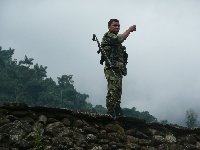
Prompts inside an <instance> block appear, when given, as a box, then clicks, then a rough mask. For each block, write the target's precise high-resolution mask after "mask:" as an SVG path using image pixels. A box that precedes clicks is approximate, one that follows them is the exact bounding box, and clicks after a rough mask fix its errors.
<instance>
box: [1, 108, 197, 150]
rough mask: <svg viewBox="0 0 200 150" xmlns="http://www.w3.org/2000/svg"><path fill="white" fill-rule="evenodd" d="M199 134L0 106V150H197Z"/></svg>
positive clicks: (130, 121)
mask: <svg viewBox="0 0 200 150" xmlns="http://www.w3.org/2000/svg"><path fill="white" fill-rule="evenodd" d="M16 106H17V105H16ZM53 112H56V113H53ZM44 114H45V115H44ZM126 122H127V124H126ZM199 135H200V129H199V128H195V129H188V128H183V127H182V128H181V127H178V126H172V125H162V124H159V123H152V124H146V123H145V122H144V121H139V119H131V118H128V117H126V118H125V119H124V118H123V117H122V118H121V119H116V120H114V119H113V118H111V117H108V116H106V115H105V116H104V115H98V114H92V115H90V113H81V112H78V114H77V113H76V112H72V111H70V110H65V109H57V108H43V107H35V108H34V107H32V108H29V107H21V106H20V107H18V106H17V107H16V108H15V105H12V106H10V105H7V106H6V107H0V150H1V149H2V150H4V149H5V150H14V149H16V150H21V149H22V150H23V149H24V150H25V149H27V150H35V149H42V150H60V149H63V150H64V149H68V150H98V149H102V150H167V149H170V150H184V149H185V150H197V149H200V136H199Z"/></svg>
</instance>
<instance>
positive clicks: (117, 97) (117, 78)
mask: <svg viewBox="0 0 200 150" xmlns="http://www.w3.org/2000/svg"><path fill="white" fill-rule="evenodd" d="M123 41H124V39H123V37H122V35H120V34H118V35H117V34H114V33H111V32H109V31H108V32H106V33H105V34H104V37H103V39H102V43H101V47H102V48H103V49H104V51H105V52H106V54H107V56H108V58H109V59H110V61H111V64H112V68H113V71H114V72H115V75H114V73H113V72H112V70H111V68H110V67H109V64H108V63H107V62H106V63H105V67H104V73H105V77H106V79H107V82H108V84H107V90H108V92H107V96H106V107H107V109H108V113H109V114H111V115H112V114H113V113H116V115H117V116H119V115H120V113H121V107H120V103H121V95H122V78H123V75H126V64H125V62H124V57H123V56H124V52H125V50H126V47H125V46H122V44H121V43H122V42H123Z"/></svg>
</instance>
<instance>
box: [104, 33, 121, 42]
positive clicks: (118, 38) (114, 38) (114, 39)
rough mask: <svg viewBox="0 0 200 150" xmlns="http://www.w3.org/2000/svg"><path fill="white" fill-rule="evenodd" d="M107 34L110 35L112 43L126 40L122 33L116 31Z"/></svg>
mask: <svg viewBox="0 0 200 150" xmlns="http://www.w3.org/2000/svg"><path fill="white" fill-rule="evenodd" d="M107 36H108V37H109V39H110V42H111V43H112V44H121V43H122V42H124V38H123V36H122V34H118V35H116V34H114V33H108V34H107Z"/></svg>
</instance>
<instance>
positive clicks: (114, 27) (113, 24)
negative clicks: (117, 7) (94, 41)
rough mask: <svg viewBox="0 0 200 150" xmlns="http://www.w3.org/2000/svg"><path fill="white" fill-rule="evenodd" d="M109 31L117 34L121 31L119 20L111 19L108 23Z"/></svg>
mask: <svg viewBox="0 0 200 150" xmlns="http://www.w3.org/2000/svg"><path fill="white" fill-rule="evenodd" d="M108 29H109V31H110V32H112V33H116V34H117V33H118V32H119V30H120V24H119V20H117V19H110V21H109V22H108Z"/></svg>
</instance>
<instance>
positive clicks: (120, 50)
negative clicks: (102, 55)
mask: <svg viewBox="0 0 200 150" xmlns="http://www.w3.org/2000/svg"><path fill="white" fill-rule="evenodd" d="M123 42H124V39H123V37H122V35H121V34H118V35H116V34H114V33H111V32H109V31H108V32H106V33H105V34H104V36H103V39H102V42H101V47H102V48H103V49H104V51H105V52H106V54H107V56H108V58H109V59H110V61H111V64H112V66H113V67H116V68H119V69H122V70H123V69H124V68H125V67H126V63H125V60H124V53H125V50H126V47H125V46H122V43H123ZM105 64H106V65H105V68H108V67H109V65H108V64H107V62H106V63H105Z"/></svg>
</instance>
